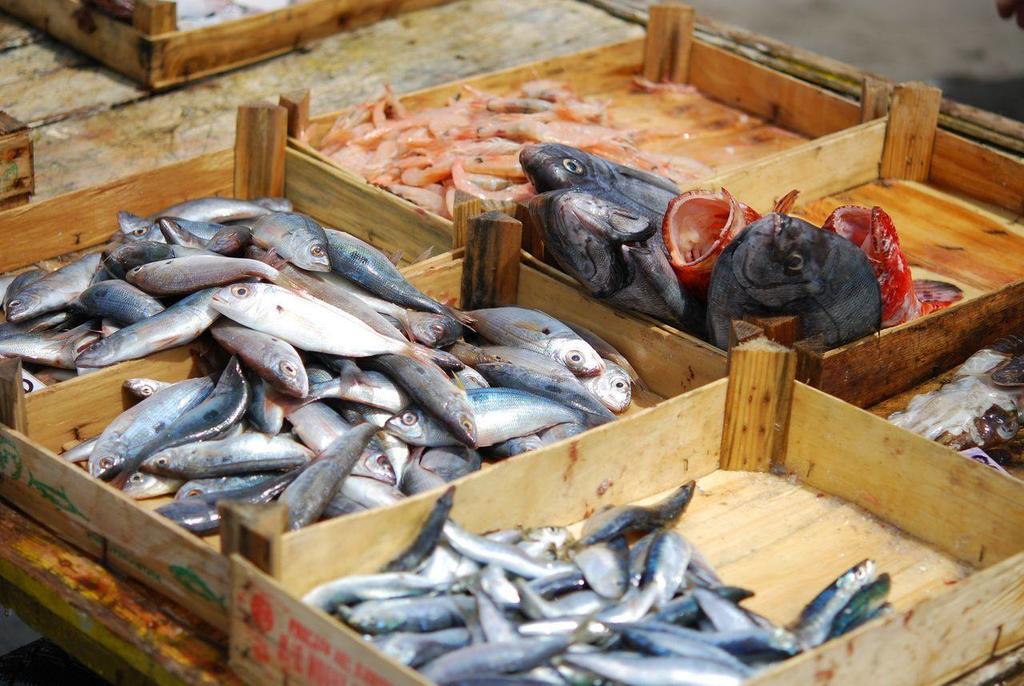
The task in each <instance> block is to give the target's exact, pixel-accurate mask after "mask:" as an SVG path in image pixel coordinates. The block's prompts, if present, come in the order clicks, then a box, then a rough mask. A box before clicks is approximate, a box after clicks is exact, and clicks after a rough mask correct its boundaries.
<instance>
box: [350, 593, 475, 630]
mask: <svg viewBox="0 0 1024 686" xmlns="http://www.w3.org/2000/svg"><path fill="white" fill-rule="evenodd" d="M474 605H475V603H474V602H473V600H472V599H471V598H468V597H466V596H436V597H426V598H397V599H393V600H367V601H364V602H362V603H359V604H358V605H355V606H353V607H351V608H349V607H345V606H340V607H338V609H337V614H338V615H339V616H341V618H342V620H344V622H345V623H346V624H348V625H349V626H351V627H353V628H354V629H356V630H357V631H360V632H362V633H366V634H373V635H380V634H389V633H393V632H396V631H414V632H426V631H438V630H440V629H448V628H451V627H457V626H464V625H465V619H464V618H463V613H469V612H472V611H473V609H474Z"/></svg>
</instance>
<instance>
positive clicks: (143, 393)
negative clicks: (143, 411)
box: [139, 386, 153, 396]
mask: <svg viewBox="0 0 1024 686" xmlns="http://www.w3.org/2000/svg"><path fill="white" fill-rule="evenodd" d="M139 395H141V396H147V395H153V387H152V386H143V387H142V388H140V389H139Z"/></svg>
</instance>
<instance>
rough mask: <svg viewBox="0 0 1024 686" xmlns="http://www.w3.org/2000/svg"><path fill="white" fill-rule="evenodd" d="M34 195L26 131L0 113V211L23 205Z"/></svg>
mask: <svg viewBox="0 0 1024 686" xmlns="http://www.w3.org/2000/svg"><path fill="white" fill-rule="evenodd" d="M34 192H35V175H34V173H33V170H32V139H31V138H29V135H28V127H27V126H25V125H24V124H22V123H21V122H20V121H18V120H17V119H15V118H14V117H12V116H10V115H8V114H7V113H5V112H2V111H0V209H4V208H7V207H16V206H18V205H23V204H25V203H27V202H28V198H29V196H30V195H31V194H32V193H34Z"/></svg>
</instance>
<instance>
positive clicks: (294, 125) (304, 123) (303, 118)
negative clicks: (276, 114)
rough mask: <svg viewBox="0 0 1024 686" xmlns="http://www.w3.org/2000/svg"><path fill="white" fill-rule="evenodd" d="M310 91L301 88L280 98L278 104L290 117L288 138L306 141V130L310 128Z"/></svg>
mask: <svg viewBox="0 0 1024 686" xmlns="http://www.w3.org/2000/svg"><path fill="white" fill-rule="evenodd" d="M309 100H310V96H309V89H308V88H300V89H297V90H292V91H288V92H286V93H281V95H280V96H278V99H277V104H278V105H280V106H281V107H283V108H285V110H286V111H287V113H288V114H287V117H288V136H289V137H290V138H296V139H298V140H301V141H304V140H305V139H306V138H305V137H306V129H307V128H309Z"/></svg>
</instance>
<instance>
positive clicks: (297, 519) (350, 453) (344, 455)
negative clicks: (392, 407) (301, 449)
mask: <svg viewBox="0 0 1024 686" xmlns="http://www.w3.org/2000/svg"><path fill="white" fill-rule="evenodd" d="M376 430H377V429H376V427H374V426H371V425H370V424H361V425H360V426H357V427H355V428H353V429H351V430H350V431H348V432H347V433H346V434H344V435H343V436H341V437H340V438H338V439H337V440H336V441H334V443H332V444H331V446H330V447H328V448H327V449H326V450H325V451H324V452H323V453H322V455H321V456H320V457H318V458H317V459H316V460H315V461H313V462H312V463H310V464H309V465H308V466H307V467H305V468H304V469H303V470H302V473H300V474H299V476H298V477H297V478H296V479H295V481H293V482H292V483H291V484H289V486H288V488H286V489H285V490H284V493H282V494H281V502H282V503H284V505H285V506H286V507H287V508H288V528H289V529H293V530H294V529H299V528H301V527H303V526H306V525H307V524H310V523H312V522H314V521H316V520H317V519H319V517H320V515H321V514H322V513H323V511H324V508H325V507H327V503H328V502H329V501H330V500H331V496H332V495H333V494H334V491H335V490H336V489H337V487H338V484H339V483H341V482H342V481H343V480H345V479H346V477H347V476H348V475H349V474H350V473H351V471H352V468H353V467H354V466H355V464H356V460H358V459H359V456H360V455H362V453H363V449H364V448H366V444H367V443H368V442H369V441H370V438H371V437H372V436H373V434H374V433H376Z"/></svg>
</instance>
